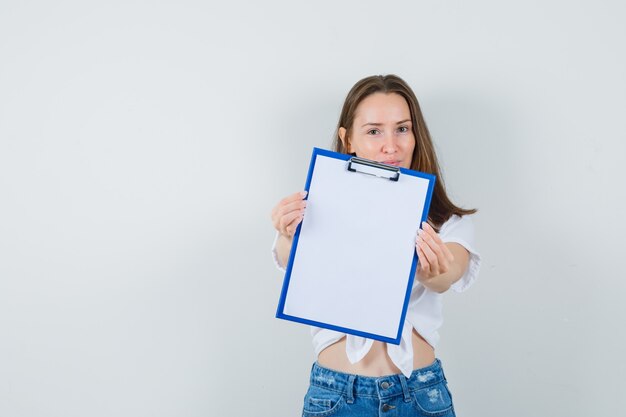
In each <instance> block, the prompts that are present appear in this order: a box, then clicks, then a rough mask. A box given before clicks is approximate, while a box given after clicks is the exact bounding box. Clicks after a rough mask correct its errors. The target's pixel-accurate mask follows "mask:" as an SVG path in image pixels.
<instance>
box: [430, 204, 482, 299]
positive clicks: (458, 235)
mask: <svg viewBox="0 0 626 417" xmlns="http://www.w3.org/2000/svg"><path fill="white" fill-rule="evenodd" d="M439 236H440V237H441V240H442V241H443V242H444V243H450V242H455V243H458V244H459V245H461V246H463V247H464V248H465V249H467V251H468V252H469V254H470V258H469V264H468V265H467V270H466V271H465V273H464V274H463V276H462V277H461V278H460V279H459V280H458V281H457V282H455V283H454V284H452V286H451V287H450V288H451V289H452V290H453V291H455V292H463V291H465V290H467V289H468V288H469V287H470V286H471V285H472V284H473V283H474V281H476V278H477V277H478V271H479V270H480V263H481V257H480V254H479V253H478V252H477V251H476V248H475V239H474V222H473V221H472V218H471V216H468V215H465V216H462V217H460V216H457V215H452V216H451V217H450V218H449V219H448V221H447V222H445V223H444V224H443V226H442V227H441V230H440V232H439Z"/></svg>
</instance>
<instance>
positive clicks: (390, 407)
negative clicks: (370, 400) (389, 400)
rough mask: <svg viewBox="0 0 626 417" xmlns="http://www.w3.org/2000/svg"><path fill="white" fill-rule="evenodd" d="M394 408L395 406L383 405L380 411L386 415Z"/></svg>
mask: <svg viewBox="0 0 626 417" xmlns="http://www.w3.org/2000/svg"><path fill="white" fill-rule="evenodd" d="M394 408H396V407H395V406H393V405H389V404H383V407H382V411H383V412H384V413H386V412H387V411H389V410H393V409H394Z"/></svg>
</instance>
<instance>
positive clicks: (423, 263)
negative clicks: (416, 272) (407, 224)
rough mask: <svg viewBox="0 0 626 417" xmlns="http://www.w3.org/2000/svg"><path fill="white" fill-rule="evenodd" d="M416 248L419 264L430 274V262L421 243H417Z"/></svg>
mask: <svg viewBox="0 0 626 417" xmlns="http://www.w3.org/2000/svg"><path fill="white" fill-rule="evenodd" d="M415 248H416V249H417V259H418V261H419V262H418V266H419V267H420V269H421V270H422V271H424V273H426V274H428V272H430V263H429V262H428V258H427V257H426V255H425V254H424V251H423V250H422V248H421V247H420V245H419V244H417V245H415Z"/></svg>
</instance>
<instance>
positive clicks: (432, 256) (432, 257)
mask: <svg viewBox="0 0 626 417" xmlns="http://www.w3.org/2000/svg"><path fill="white" fill-rule="evenodd" d="M418 239H420V241H419V246H420V249H421V250H422V252H424V255H426V259H428V264H429V265H430V270H431V271H439V260H438V258H437V254H436V253H435V252H433V251H432V249H431V248H430V247H429V246H428V244H426V243H425V242H424V240H423V239H422V237H421V236H419V237H418Z"/></svg>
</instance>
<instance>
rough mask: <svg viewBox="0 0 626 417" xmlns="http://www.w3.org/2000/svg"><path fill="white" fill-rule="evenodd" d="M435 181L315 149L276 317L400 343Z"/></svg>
mask: <svg viewBox="0 0 626 417" xmlns="http://www.w3.org/2000/svg"><path fill="white" fill-rule="evenodd" d="M435 179H436V178H435V176H434V175H432V174H427V173H423V172H418V171H413V170H410V169H406V168H403V167H396V166H392V165H386V164H383V163H379V162H376V161H370V160H367V159H363V158H358V157H353V156H351V155H346V154H342V153H337V152H332V151H328V150H325V149H320V148H314V149H313V154H312V156H311V163H310V166H309V171H308V175H307V179H306V185H305V190H306V191H308V193H307V197H306V198H307V200H308V201H307V208H306V215H305V217H304V219H303V220H302V222H301V223H300V225H299V226H298V228H297V230H296V233H295V235H294V238H293V244H292V247H291V252H290V255H289V262H288V264H287V267H286V272H285V278H284V281H283V286H282V290H281V294H280V299H279V302H278V309H277V311H276V317H277V318H279V319H284V320H289V321H294V322H298V323H302V324H307V325H311V326H317V327H322V328H326V329H330V330H335V331H338V332H342V333H347V334H352V335H356V336H361V337H365V338H370V339H375V340H380V341H383V342H387V343H392V344H396V345H398V344H400V340H401V338H402V329H403V326H404V320H405V317H406V311H407V307H408V303H409V298H410V296H411V291H412V288H413V280H414V277H415V270H416V267H417V261H418V258H417V254H416V251H415V237H416V235H417V231H418V229H419V228H420V225H421V223H422V221H426V220H427V219H428V210H429V208H430V202H431V198H432V194H433V190H434V186H435Z"/></svg>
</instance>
